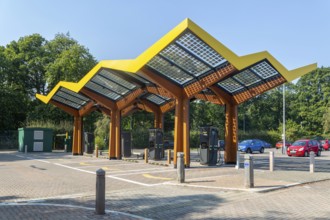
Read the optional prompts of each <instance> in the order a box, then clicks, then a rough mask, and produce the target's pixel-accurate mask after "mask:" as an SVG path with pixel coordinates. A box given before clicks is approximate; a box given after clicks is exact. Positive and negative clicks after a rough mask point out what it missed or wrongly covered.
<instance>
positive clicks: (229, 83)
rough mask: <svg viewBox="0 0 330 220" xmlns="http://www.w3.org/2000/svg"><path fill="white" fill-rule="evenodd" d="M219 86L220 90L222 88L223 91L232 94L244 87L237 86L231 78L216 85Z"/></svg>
mask: <svg viewBox="0 0 330 220" xmlns="http://www.w3.org/2000/svg"><path fill="white" fill-rule="evenodd" d="M218 85H219V86H221V87H222V88H224V89H225V90H227V91H228V92H230V93H233V92H235V91H237V90H240V89H243V88H244V87H243V86H242V85H241V84H239V83H238V82H237V81H235V80H234V79H232V78H228V79H226V80H224V81H221V82H219V83H218Z"/></svg>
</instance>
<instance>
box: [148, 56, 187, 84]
mask: <svg viewBox="0 0 330 220" xmlns="http://www.w3.org/2000/svg"><path fill="white" fill-rule="evenodd" d="M147 65H148V66H149V67H151V68H153V69H155V70H156V71H157V72H159V73H161V74H163V75H165V76H167V77H169V78H170V79H172V80H173V81H175V82H177V83H179V84H180V85H182V84H184V83H186V82H188V81H190V80H192V79H193V77H192V76H190V75H188V74H186V73H185V72H184V71H182V70H180V69H179V68H178V67H176V66H174V65H173V64H171V63H169V62H168V61H166V60H165V59H163V58H161V57H159V56H155V57H154V58H152V60H150V61H149V63H148V64H147Z"/></svg>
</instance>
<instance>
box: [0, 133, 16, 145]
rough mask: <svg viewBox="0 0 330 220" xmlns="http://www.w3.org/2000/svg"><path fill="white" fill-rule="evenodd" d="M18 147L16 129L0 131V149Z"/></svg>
mask: <svg viewBox="0 0 330 220" xmlns="http://www.w3.org/2000/svg"><path fill="white" fill-rule="evenodd" d="M13 149H18V131H17V130H12V131H1V132H0V150H13Z"/></svg>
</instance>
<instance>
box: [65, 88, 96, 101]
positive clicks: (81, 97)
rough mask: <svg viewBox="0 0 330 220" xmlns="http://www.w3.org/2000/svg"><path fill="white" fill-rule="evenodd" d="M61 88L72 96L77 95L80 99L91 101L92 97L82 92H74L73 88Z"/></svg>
mask: <svg viewBox="0 0 330 220" xmlns="http://www.w3.org/2000/svg"><path fill="white" fill-rule="evenodd" d="M60 90H62V91H63V92H65V93H68V94H70V95H72V96H74V97H76V98H78V99H80V100H83V101H86V102H88V101H90V99H89V98H87V97H86V96H84V95H81V94H79V93H75V92H73V91H71V90H68V89H66V88H63V87H61V89H60Z"/></svg>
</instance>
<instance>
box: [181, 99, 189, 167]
mask: <svg viewBox="0 0 330 220" xmlns="http://www.w3.org/2000/svg"><path fill="white" fill-rule="evenodd" d="M189 104H190V100H189V99H184V100H183V105H182V106H183V109H182V110H183V113H182V117H183V119H182V122H183V127H182V129H183V132H182V133H183V140H182V141H183V152H184V165H185V167H190V125H189Z"/></svg>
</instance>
